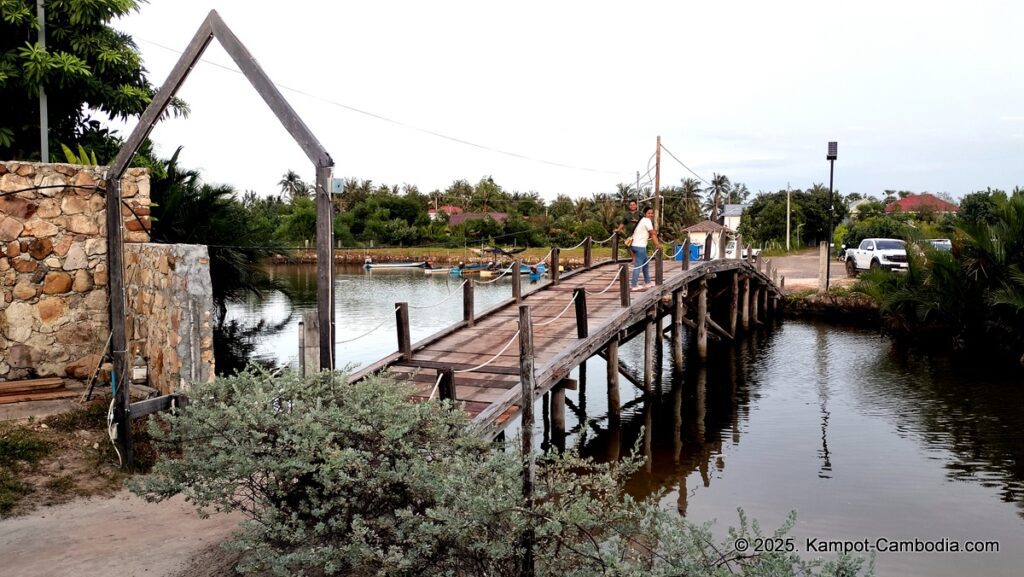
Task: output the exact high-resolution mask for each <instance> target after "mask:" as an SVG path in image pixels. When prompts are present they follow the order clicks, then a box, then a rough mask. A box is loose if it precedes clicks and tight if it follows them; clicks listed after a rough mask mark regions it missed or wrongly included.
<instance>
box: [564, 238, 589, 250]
mask: <svg viewBox="0 0 1024 577" xmlns="http://www.w3.org/2000/svg"><path fill="white" fill-rule="evenodd" d="M585 244H587V239H583V240H581V241H580V243H579V244H577V245H576V246H571V247H569V248H562V247H558V250H576V249H578V248H579V247H581V246H583V245H585Z"/></svg>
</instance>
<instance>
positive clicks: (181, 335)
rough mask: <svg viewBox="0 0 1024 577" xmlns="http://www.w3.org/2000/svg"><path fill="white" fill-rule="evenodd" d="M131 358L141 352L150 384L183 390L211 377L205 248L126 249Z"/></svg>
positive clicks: (210, 295) (210, 303) (161, 246)
mask: <svg viewBox="0 0 1024 577" xmlns="http://www.w3.org/2000/svg"><path fill="white" fill-rule="evenodd" d="M124 259H125V267H126V269H125V279H126V280H125V287H126V288H125V292H126V297H127V307H126V310H127V312H128V324H127V329H126V330H127V334H128V350H129V352H130V354H129V355H128V356H129V359H134V358H135V356H136V351H139V352H141V354H142V357H143V358H144V359H145V360H146V363H147V366H148V367H149V385H150V386H151V387H154V388H156V389H158V390H159V391H160V392H161V393H162V394H168V393H170V392H173V391H178V390H184V391H187V390H188V388H189V385H191V384H192V383H197V382H209V381H211V380H213V377H214V361H213V319H214V313H215V309H214V305H213V292H212V285H211V284H210V257H209V253H208V251H207V249H206V246H204V245H194V244H136V245H130V246H128V247H127V248H126V250H125V255H124Z"/></svg>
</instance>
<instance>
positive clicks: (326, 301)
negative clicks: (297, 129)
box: [316, 143, 335, 370]
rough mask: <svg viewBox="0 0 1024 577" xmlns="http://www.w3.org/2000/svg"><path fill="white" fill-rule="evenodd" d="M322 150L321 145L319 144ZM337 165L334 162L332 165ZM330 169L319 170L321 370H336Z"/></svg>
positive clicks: (317, 206)
mask: <svg viewBox="0 0 1024 577" xmlns="http://www.w3.org/2000/svg"><path fill="white" fill-rule="evenodd" d="M317 145H318V146H319V143H317ZM330 164H331V165H333V164H334V163H333V161H331V163H330ZM331 174H333V169H332V168H331V166H330V165H327V166H317V167H316V282H317V285H316V293H317V300H316V310H317V316H318V317H319V321H320V369H321V370H324V369H328V370H334V359H335V355H334V340H335V339H334V332H335V329H334V204H333V203H332V202H331V180H332V179H331Z"/></svg>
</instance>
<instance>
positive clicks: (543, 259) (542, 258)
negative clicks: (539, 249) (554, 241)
mask: <svg viewBox="0 0 1024 577" xmlns="http://www.w3.org/2000/svg"><path fill="white" fill-rule="evenodd" d="M554 252H555V249H551V250H549V251H548V253H547V254H546V255H544V256H542V257H541V259H540V260H539V261H537V262H536V263H534V264H533V266H537V265H539V264H541V263H543V262H544V261H546V260H548V258H550V257H551V255H552V254H554Z"/></svg>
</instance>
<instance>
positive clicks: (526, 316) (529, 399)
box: [519, 304, 537, 575]
mask: <svg viewBox="0 0 1024 577" xmlns="http://www.w3.org/2000/svg"><path fill="white" fill-rule="evenodd" d="M533 370H534V358H533V323H532V321H531V319H530V305H525V304H522V305H519V381H520V386H521V387H522V398H521V399H520V405H521V407H522V427H521V432H520V438H521V440H522V445H521V450H522V459H523V468H522V479H523V507H524V508H525V509H526V510H527V511H533V484H534V478H535V476H536V472H535V465H534V460H533V428H534V419H533V400H534V399H533V397H534V390H535V389H536V386H537V383H536V375H535V374H534V372H533ZM530 527H532V524H530V525H528V528H527V529H525V530H524V531H523V534H522V535H521V536H520V545H521V546H522V547H523V556H522V558H521V565H520V575H533V574H534V559H533V545H534V539H535V534H534V532H533V529H532V528H530Z"/></svg>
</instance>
